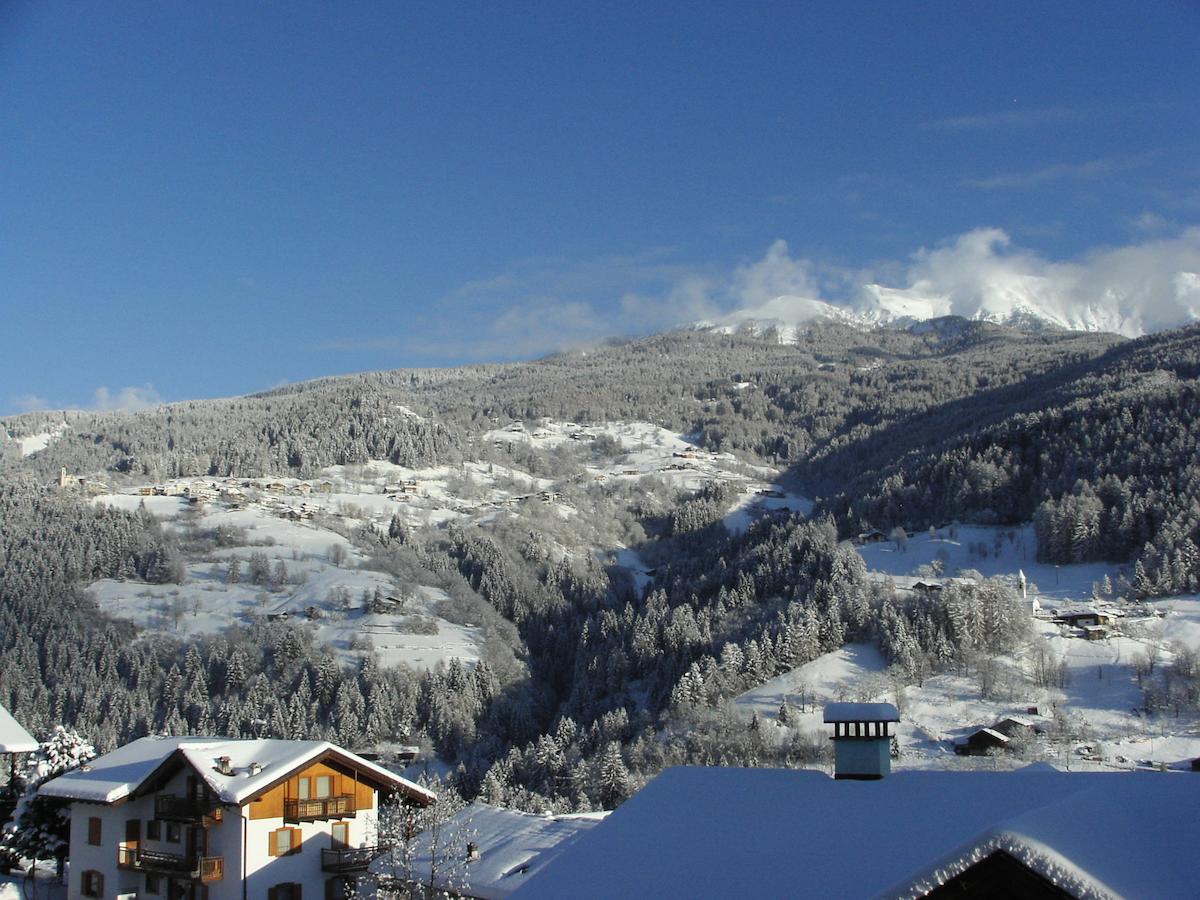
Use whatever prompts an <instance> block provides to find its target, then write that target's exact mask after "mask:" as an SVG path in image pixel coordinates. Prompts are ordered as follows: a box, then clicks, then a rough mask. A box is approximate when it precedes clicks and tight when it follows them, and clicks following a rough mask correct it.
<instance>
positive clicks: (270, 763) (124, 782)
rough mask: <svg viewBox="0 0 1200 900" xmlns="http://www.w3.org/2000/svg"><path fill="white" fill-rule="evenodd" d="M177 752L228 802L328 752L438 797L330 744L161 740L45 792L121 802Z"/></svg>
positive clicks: (100, 762)
mask: <svg viewBox="0 0 1200 900" xmlns="http://www.w3.org/2000/svg"><path fill="white" fill-rule="evenodd" d="M176 752H178V753H179V755H180V756H181V757H182V758H183V760H185V761H186V762H187V763H188V764H190V765H191V766H192V767H193V768H194V769H195V770H196V771H197V772H198V773H199V774H200V776H201V777H202V778H203V779H204V780H205V781H206V782H207V783H208V785H209V787H211V788H212V790H213V792H214V793H215V794H216V795H217V797H218V798H219V799H220V800H221V801H222V802H224V803H238V804H240V803H243V802H245V801H246V800H248V799H249V798H250V797H253V796H254V795H255V794H258V793H260V792H262V791H263V790H266V789H267V788H268V787H270V786H271V785H273V784H274V783H275V782H277V781H278V780H279V779H281V778H283V777H285V776H286V775H287V774H288V773H289V772H292V771H295V770H296V769H298V768H300V767H301V766H304V765H306V764H307V763H309V762H311V761H312V760H314V759H316V758H317V757H320V756H322V755H324V754H325V753H327V752H333V753H336V754H337V755H339V756H341V757H343V758H344V759H345V760H346V761H347V762H349V763H350V764H352V765H353V766H355V768H358V769H359V770H361V771H366V772H369V773H371V774H373V775H375V776H376V777H377V778H379V780H380V781H382V782H384V783H385V784H388V785H390V786H392V787H393V788H395V789H397V790H403V791H405V792H407V793H409V794H412V795H416V796H422V797H426V798H428V799H433V794H432V793H430V792H429V791H427V790H425V789H424V788H422V787H420V786H419V785H416V784H413V783H412V782H411V781H408V780H406V779H404V778H401V777H399V776H398V775H394V774H393V773H391V772H389V771H388V770H387V769H384V768H383V767H381V766H378V765H376V764H375V763H373V762H370V761H369V760H365V759H363V758H362V757H360V756H357V755H355V754H353V753H350V752H349V751H347V750H343V749H341V748H340V747H337V746H335V745H333V744H331V743H329V742H328V741H285V740H274V739H260V740H230V739H228V738H209V737H160V736H152V737H144V738H140V739H138V740H136V741H134V742H133V743H131V744H126V745H125V746H123V747H119V748H118V749H116V750H114V751H113V752H112V753H109V754H106V755H105V756H101V757H99V758H97V759H94V760H92V761H91V762H90V763H89V764H87V765H85V766H81V767H80V768H78V769H75V770H73V771H71V772H67V773H65V774H63V775H60V776H59V777H58V778H55V779H53V780H52V781H48V782H47V783H46V784H44V785H42V787H41V788H40V789H39V793H43V794H46V795H47V796H50V797H63V798H66V799H69V800H90V801H93V802H97V803H115V802H116V801H118V800H122V799H124V798H125V797H128V796H130V795H131V794H135V793H137V791H138V789H139V787H140V786H141V785H142V783H143V782H145V780H146V779H147V778H149V777H150V775H151V774H153V773H154V772H155V771H156V770H157V769H158V768H159V766H161V765H162V764H163V763H164V762H166V760H167V758H168V757H169V756H171V755H172V754H174V753H176ZM222 757H229V767H230V771H231V772H232V774H230V775H226V774H223V773H222V771H221V770H220V768H219V760H220V759H221V758H222Z"/></svg>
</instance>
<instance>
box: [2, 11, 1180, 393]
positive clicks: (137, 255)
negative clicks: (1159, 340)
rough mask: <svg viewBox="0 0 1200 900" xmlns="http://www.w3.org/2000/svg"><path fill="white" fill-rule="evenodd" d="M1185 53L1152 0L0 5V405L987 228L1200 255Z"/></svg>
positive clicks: (682, 314) (905, 252)
mask: <svg viewBox="0 0 1200 900" xmlns="http://www.w3.org/2000/svg"><path fill="white" fill-rule="evenodd" d="M1198 38H1200V6H1198V5H1197V4H1195V3H1191V2H1170V0H1162V2H1155V3H1152V4H1135V3H1105V2H1098V3H1097V2H1090V3H1052V4H1051V3H1040V2H1039V3H1031V4H1019V3H1003V4H988V5H984V4H979V3H921V4H916V3H911V4H910V3H869V4H868V3H864V4H856V3H836V4H803V3H778V4H776V3H729V4H703V3H686V4H670V3H644V2H642V3H630V4H625V3H605V4H573V3H556V4H532V3H480V4H451V3H434V4H428V5H426V4H421V3H416V2H404V3H374V4H358V3H352V2H339V3H337V4H329V3H311V4H309V3H302V2H296V3H287V4H271V3H254V4H247V3H243V2H234V3H220V2H211V3H208V2H206V3H200V4H191V3H188V4H184V3H168V4H144V3H132V2H129V3H125V2H116V3H104V4H101V3H93V4H77V3H71V4H68V3H57V2H53V0H45V2H24V0H9V2H6V3H3V4H0V121H2V122H3V131H4V138H3V140H0V332H2V333H3V335H4V338H5V340H4V342H3V352H2V353H0V413H6V412H7V413H11V412H18V411H20V410H22V409H26V408H33V407H61V406H119V405H135V404H137V403H139V402H146V401H148V400H154V399H158V398H162V399H165V400H177V399H186V398H193V397H208V396H222V395H231V394H239V393H245V392H249V391H253V390H259V389H263V388H267V387H270V386H272V385H275V384H279V383H281V382H284V381H297V380H302V379H306V378H312V377H317V376H321V375H326V374H335V373H340V372H351V371H361V370H367V369H378V368H394V367H402V366H424V365H453V364H457V363H461V362H473V361H480V360H500V359H513V358H527V357H530V356H534V355H537V354H541V353H545V352H548V351H550V350H553V349H555V348H556V347H560V346H564V345H569V344H573V343H577V342H582V341H587V340H593V339H596V338H599V337H602V336H604V335H609V334H628V333H639V332H642V333H644V332H649V331H655V330H659V329H661V328H664V327H667V326H669V325H672V324H676V323H679V322H684V321H690V320H694V319H695V318H700V317H704V316H705V315H706V314H707V315H711V314H715V313H724V312H728V311H730V310H733V309H736V308H738V307H739V306H744V305H745V304H746V303H748V302H750V301H751V300H752V299H755V298H753V297H751V296H750V295H749V294H748V293H747V287H746V286H747V285H748V284H751V283H753V284H757V285H759V287H762V284H763V283H765V284H767V286H768V287H773V286H774V285H775V284H776V283H782V284H783V285H784V286H785V287H786V286H787V284H788V283H789V278H792V277H793V276H795V277H798V278H800V279H801V280H803V281H805V282H806V285H807V287H809V288H811V290H812V291H813V292H815V293H819V294H820V295H821V296H824V297H827V298H829V299H835V300H836V299H838V298H839V297H840V296H843V295H845V294H847V293H852V292H853V291H854V289H855V285H856V284H857V283H859V282H862V281H864V280H871V281H878V282H880V283H885V284H898V285H903V284H904V283H905V281H906V279H907V280H908V281H911V280H912V279H913V278H914V275H913V265H914V263H913V260H914V258H915V257H914V254H919V253H920V251H922V249H923V248H924V249H925V250H933V249H935V248H939V247H941V248H946V247H952V246H955V243H954V242H955V241H958V240H959V239H960V238H961V236H963V235H965V234H968V233H970V232H974V231H976V230H978V229H999V230H1000V231H1002V232H1003V234H1004V236H1005V240H1007V241H1008V242H1009V244H1008V249H1003V250H1002V251H1001V252H1005V253H1007V252H1013V253H1020V254H1023V255H1025V256H1027V257H1028V258H1031V259H1035V260H1038V261H1042V262H1045V263H1048V264H1049V263H1057V262H1068V263H1071V262H1079V261H1083V262H1084V263H1086V261H1087V260H1090V259H1094V258H1095V254H1097V253H1102V252H1105V248H1109V249H1111V248H1129V247H1134V248H1142V247H1146V246H1150V247H1151V248H1154V247H1157V246H1159V242H1171V241H1174V242H1176V244H1175V245H1173V246H1178V242H1179V241H1180V240H1184V241H1185V242H1194V241H1195V240H1196V237H1195V235H1196V233H1195V232H1194V231H1193V232H1188V231H1187V230H1186V229H1188V228H1194V226H1196V225H1197V224H1200V112H1198V109H1200V105H1198V104H1197V100H1196V98H1197V97H1198V96H1200V65H1198V64H1197V62H1196V56H1195V47H1196V46H1197V40H1198ZM1181 236H1185V237H1183V238H1181ZM779 241H783V242H785V245H780V244H778V243H777V242H779ZM1190 246H1191V244H1190V243H1189V247H1190ZM781 247H782V249H780V248H781ZM772 248H774V249H773V250H772ZM772 252H773V253H774V257H772ZM1151 255H1152V254H1151ZM772 258H773V259H774V262H770V260H772ZM780 259H782V260H783V262H784V263H785V265H784V267H783V269H784V270H783V271H782V273H780V272H779V271H777V269H778V265H777V264H778V262H779V260H780ZM1106 259H1107V257H1106ZM767 265H772V266H775V267H776V268H775V269H772V270H771V271H770V272H768V273H767V275H768V276H769V277H766V279H765V282H764V281H763V279H761V278H759V277H758V276H759V275H761V274H763V272H762V267H763V266H767ZM797 267H799V269H800V270H801V274H800V275H796V271H797ZM756 279H758V280H756ZM764 289H765V288H764ZM759 299H761V298H759Z"/></svg>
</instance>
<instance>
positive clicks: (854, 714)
mask: <svg viewBox="0 0 1200 900" xmlns="http://www.w3.org/2000/svg"><path fill="white" fill-rule="evenodd" d="M825 721H826V722H899V721H900V713H899V711H898V710H897V709H896V707H895V706H893V705H892V704H891V703H827V704H826V705H825Z"/></svg>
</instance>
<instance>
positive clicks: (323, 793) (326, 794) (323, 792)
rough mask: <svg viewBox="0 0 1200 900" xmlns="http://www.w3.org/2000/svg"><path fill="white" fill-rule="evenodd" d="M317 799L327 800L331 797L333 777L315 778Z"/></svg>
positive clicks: (320, 776)
mask: <svg viewBox="0 0 1200 900" xmlns="http://www.w3.org/2000/svg"><path fill="white" fill-rule="evenodd" d="M316 780H317V799H318V800H328V799H329V798H330V797H332V796H333V776H332V775H318V776H317V779H316Z"/></svg>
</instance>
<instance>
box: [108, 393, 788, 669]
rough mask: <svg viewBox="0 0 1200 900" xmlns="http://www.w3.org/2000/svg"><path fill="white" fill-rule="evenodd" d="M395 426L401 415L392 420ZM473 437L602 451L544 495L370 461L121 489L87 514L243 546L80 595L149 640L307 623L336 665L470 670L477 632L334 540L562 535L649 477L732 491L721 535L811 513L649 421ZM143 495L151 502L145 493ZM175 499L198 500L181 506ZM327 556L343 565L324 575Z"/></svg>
mask: <svg viewBox="0 0 1200 900" xmlns="http://www.w3.org/2000/svg"><path fill="white" fill-rule="evenodd" d="M400 413H401V414H402V415H412V413H411V411H409V410H404V409H401V410H400ZM485 440H486V441H489V442H491V443H492V444H499V445H504V444H514V443H522V444H525V445H527V446H530V447H532V448H535V449H538V450H541V451H545V452H553V451H554V450H555V448H557V447H561V446H563V445H571V446H572V447H578V448H579V449H580V451H585V450H586V448H587V447H588V445H589V444H590V443H592V442H594V441H597V440H603V441H604V442H605V444H606V446H607V447H608V451H609V452H607V453H606V454H596V455H594V456H595V458H593V454H589V453H587V452H580V453H578V454H576V458H577V459H578V458H582V459H585V460H587V462H586V463H585V465H584V476H583V479H582V481H583V483H582V484H580V483H579V479H578V477H576V479H575V480H573V481H568V480H564V481H560V482H555V481H553V480H551V479H548V478H544V477H534V476H532V475H530V474H528V473H526V472H523V471H520V470H518V469H515V468H512V467H511V466H506V465H502V464H499V463H496V462H494V461H488V462H484V461H467V462H464V463H462V464H459V465H455V466H434V467H427V468H421V469H413V468H407V467H405V466H398V465H395V464H393V463H390V462H387V461H383V460H374V461H371V462H368V463H364V464H360V465H346V466H331V467H329V468H327V469H325V470H323V471H322V472H321V473H320V474H319V476H318V477H317V478H315V479H310V480H301V479H298V478H292V477H262V478H253V479H211V478H195V479H178V480H175V481H172V482H168V483H163V484H157V485H127V486H125V487H124V488H122V492H120V493H109V494H104V495H102V496H100V497H97V498H96V500H95V502H97V503H105V504H109V505H113V506H117V507H119V508H122V509H125V510H129V511H135V510H137V509H138V508H139V506H141V505H142V504H144V505H145V508H146V510H147V511H148V512H149V513H151V514H152V515H154V516H155V517H156V518H158V519H159V520H160V521H162V522H163V524H164V527H166V528H175V529H178V530H180V531H181V533H186V532H187V531H188V529H189V528H190V527H194V528H195V529H197V530H202V531H204V530H207V531H211V530H213V529H217V528H222V527H223V528H226V529H236V530H237V532H236V533H238V534H239V535H240V534H244V543H245V546H223V547H221V548H219V549H211V550H209V551H207V552H205V553H204V554H202V557H203V558H190V559H189V561H188V566H187V578H186V580H185V581H184V583H183V584H181V585H172V584H167V585H148V584H140V583H138V584H134V583H129V582H120V581H113V580H106V581H100V582H97V583H95V584H93V585H91V586H90V591H91V594H92V596H93V597H95V599H96V601H97V603H98V604H99V605H100V607H101V609H103V610H104V611H105V612H108V613H110V614H112V615H115V616H119V617H122V618H127V619H130V620H132V621H134V622H136V623H138V624H139V625H141V626H142V627H144V628H148V629H150V630H152V631H159V632H163V633H170V634H180V635H189V634H196V635H198V634H216V633H219V632H220V631H221V630H222V629H224V628H226V627H228V626H230V625H232V624H234V623H239V622H240V623H244V622H248V621H252V620H253V619H255V618H256V617H265V618H272V617H283V616H286V617H287V619H288V620H289V621H293V622H295V621H302V622H305V623H306V624H307V626H308V627H309V628H311V629H312V630H313V632H314V638H315V640H317V641H318V642H321V643H323V644H326V645H328V646H330V647H331V648H333V649H334V650H335V652H337V653H338V654H339V655H341V656H342V657H343V658H345V659H347V660H352V659H354V658H355V657H357V656H359V655H361V654H362V653H363V652H366V651H367V650H371V649H373V650H374V652H375V653H376V654H378V656H379V659H380V661H381V663H382V664H384V665H395V664H399V663H406V664H408V665H412V666H415V667H418V668H424V667H429V666H433V665H435V664H436V663H438V662H439V661H446V660H449V659H450V658H452V657H458V658H460V659H463V660H464V661H467V662H470V661H474V660H477V659H478V658H479V652H480V646H481V644H482V641H483V636H482V635H481V633H480V629H478V628H477V627H475V626H473V625H471V624H467V623H464V624H456V623H453V622H450V621H447V620H446V619H444V618H440V617H439V616H438V610H439V608H440V607H441V605H442V602H443V601H444V600H445V599H446V598H445V596H444V595H443V594H441V592H440V591H437V590H435V589H432V588H428V587H424V588H420V589H419V590H417V589H415V586H413V585H400V584H395V583H393V581H392V579H391V578H390V577H389V576H387V575H384V574H382V573H379V572H373V571H370V570H369V569H367V568H363V566H365V565H366V560H364V559H362V558H361V556H360V555H359V554H358V552H357V551H356V550H355V549H354V547H353V545H352V544H351V543H350V541H348V540H347V539H346V538H345V537H343V536H342V534H341V533H339V532H348V530H349V529H354V528H358V527H361V526H364V525H367V526H371V527H375V528H378V529H381V530H383V529H386V528H387V527H388V526H389V523H390V522H391V521H392V520H393V518H395V519H398V520H399V521H400V522H401V523H403V524H405V525H407V526H409V527H413V528H420V527H428V526H434V527H437V526H441V525H444V524H446V523H449V522H454V521H463V522H467V521H471V522H476V523H480V524H486V523H487V522H489V521H491V520H492V519H494V518H495V517H496V516H498V515H501V514H502V513H503V511H505V510H515V511H519V510H526V511H528V512H529V514H530V515H533V516H534V517H535V519H536V518H537V517H539V516H540V517H543V521H545V518H544V517H546V516H550V517H552V518H554V519H557V520H559V521H563V522H567V521H569V520H572V519H573V518H574V517H576V516H577V515H578V513H579V510H578V509H576V508H575V505H574V504H575V503H577V502H580V498H581V497H583V496H584V494H586V492H587V490H589V487H588V485H602V484H604V483H605V482H608V483H610V484H615V483H620V482H621V481H624V480H637V479H642V478H644V477H647V476H650V477H653V478H654V479H655V482H656V483H659V484H665V485H667V486H669V487H671V488H676V489H684V490H699V489H701V488H703V487H704V486H705V485H706V484H709V483H712V482H715V481H722V482H726V483H728V484H731V485H732V486H734V488H735V490H736V499H735V502H734V505H733V507H732V509H731V510H730V512H729V514H728V515H727V517H726V524H727V525H728V527H730V528H731V529H735V530H736V529H745V528H746V527H748V526H749V524H750V523H751V521H752V520H753V519H754V517H755V516H757V515H761V514H762V513H764V512H766V511H769V510H776V509H789V508H790V509H796V510H799V511H801V512H804V513H807V512H808V511H809V510H811V507H812V504H811V502H810V501H808V500H807V499H806V498H803V497H799V496H796V495H793V494H788V493H786V492H784V491H783V490H782V489H781V488H779V486H778V485H776V484H775V483H774V481H775V479H776V478H777V477H778V472H776V471H775V470H773V469H770V468H766V467H750V466H747V465H745V464H743V463H741V462H740V461H739V460H737V459H736V458H735V457H734V456H733V455H732V454H714V453H709V452H707V451H703V450H700V449H699V448H697V447H696V446H695V444H694V443H692V442H689V441H688V440H687V439H686V438H685V437H684V436H682V435H678V434H675V433H673V432H670V431H667V430H666V429H663V428H660V427H658V426H656V425H652V424H648V423H643V422H634V423H609V424H605V425H578V424H575V423H562V422H552V421H549V420H543V421H542V422H541V423H540V424H539V425H538V426H537V427H533V428H526V426H524V425H521V424H519V423H514V424H512V425H510V426H508V427H506V428H503V429H499V430H496V431H493V432H490V433H489V434H487V435H486V436H485ZM575 471H578V469H576V470H575ZM151 490H153V491H156V492H157V493H155V494H150V495H147V493H143V491H146V492H149V491H151ZM581 491H583V492H584V493H583V494H581ZM185 492H186V493H185ZM162 494H165V495H162ZM187 494H192V495H200V496H204V497H206V498H207V499H205V500H204V501H203V502H192V499H190V498H189V496H188V495H187ZM579 519H580V521H579V523H578V526H577V528H576V530H577V531H579V532H580V534H582V535H585V537H584V539H583V541H584V543H585V544H587V543H588V542H589V539H590V540H591V542H593V543H595V544H596V546H594V547H592V551H593V552H594V553H596V554H597V556H598V558H600V559H601V560H602V561H604V562H605V563H607V564H611V563H615V564H617V565H620V566H623V567H625V568H626V569H627V570H628V571H629V572H630V575H631V577H632V578H633V580H634V583H635V584H636V585H637V586H639V587H640V586H642V585H644V584H645V583H646V582H647V581H648V576H647V575H646V573H645V571H644V570H645V565H644V564H643V563H642V561H641V560H640V559H639V558H638V557H637V555H636V554H635V553H634V552H633V551H632V550H630V549H628V548H626V547H624V546H623V545H621V544H620V543H619V542H615V541H614V542H609V543H604V542H603V541H600V540H598V539H597V538H596V537H595V534H594V532H595V527H596V526H595V523H592V522H590V521H589V517H587V516H582V517H579ZM335 529H336V530H335ZM589 529H591V532H592V533H589ZM576 539H577V540H579V536H578V535H577V538H576ZM547 542H548V544H549V545H550V546H549V550H550V552H551V553H553V554H561V555H572V554H573V555H578V554H579V553H580V552H581V549H580V548H578V547H576V548H574V549H572V548H570V547H567V546H564V545H562V544H559V543H557V542H556V541H554V540H553V538H551V537H547ZM251 554H262V555H264V556H266V557H267V560H268V561H269V563H270V565H271V567H272V569H274V568H275V567H276V566H279V565H282V566H283V567H284V568H285V569H286V572H287V583H286V584H282V585H276V586H275V589H273V590H268V589H267V588H266V587H263V586H256V585H254V584H251V583H249V579H248V578H247V573H246V564H247V562H248V560H249V557H250V555H251ZM195 556H196V555H195V554H193V557H195ZM335 556H343V557H345V559H344V561H342V562H341V564H340V565H335V564H334V557H335ZM234 557H237V558H239V559H240V560H241V562H242V579H241V580H240V581H238V582H236V583H229V580H228V577H227V572H228V568H229V565H230V561H231V560H232V558H234ZM376 591H379V592H381V593H382V594H383V595H384V596H385V597H401V596H403V598H404V602H403V606H402V610H401V608H400V607H395V608H392V607H389V609H388V610H387V611H385V612H379V611H376V612H371V611H370V610H369V609H368V608H367V607H366V605H365V604H364V601H363V599H362V598H363V596H364V594H366V595H373V594H374V593H375V592H376ZM431 632H436V633H431Z"/></svg>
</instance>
